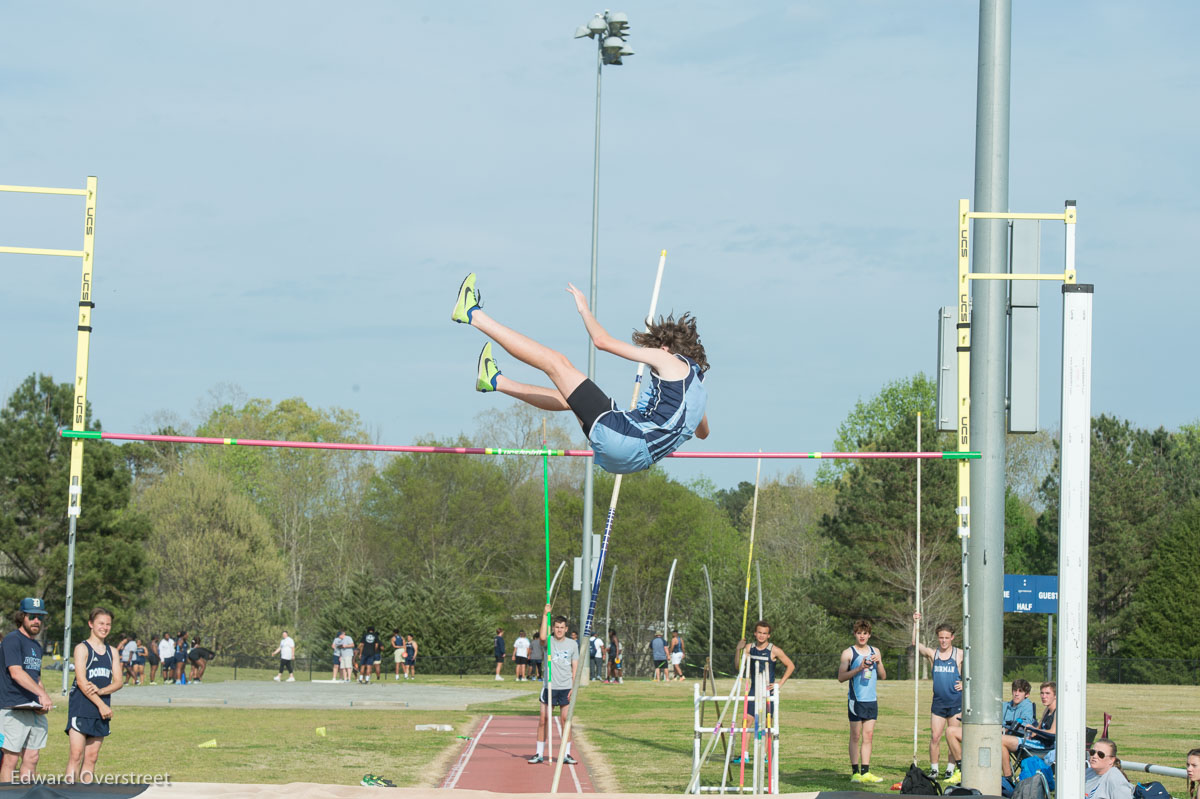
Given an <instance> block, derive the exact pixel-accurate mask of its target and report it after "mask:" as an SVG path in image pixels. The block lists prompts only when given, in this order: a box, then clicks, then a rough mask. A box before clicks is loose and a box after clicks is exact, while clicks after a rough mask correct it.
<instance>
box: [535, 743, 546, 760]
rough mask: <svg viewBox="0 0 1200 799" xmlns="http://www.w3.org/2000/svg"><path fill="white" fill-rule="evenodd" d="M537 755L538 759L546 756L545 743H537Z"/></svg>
mask: <svg viewBox="0 0 1200 799" xmlns="http://www.w3.org/2000/svg"><path fill="white" fill-rule="evenodd" d="M537 753H538V757H541V756H542V755H544V754H546V742H545V741H538V750H537Z"/></svg>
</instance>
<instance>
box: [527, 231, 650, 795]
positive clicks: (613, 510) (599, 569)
mask: <svg viewBox="0 0 1200 799" xmlns="http://www.w3.org/2000/svg"><path fill="white" fill-rule="evenodd" d="M666 266H667V251H666V250H663V251H662V252H660V253H659V255H658V271H657V272H656V273H655V275H654V290H653V291H652V292H651V293H650V311H649V313H647V314H646V330H647V331H648V330H649V329H650V325H651V324H652V323H653V322H654V313H655V311H656V310H657V309H658V292H659V290H660V289H661V288H662V277H663V270H664V269H665V268H666ZM593 293H594V292H593ZM645 371H646V364H644V363H639V364H638V365H637V371H636V373H635V374H634V378H633V396H632V397H631V398H630V400H629V409H630V410H633V409H634V408H636V407H637V401H638V395H640V394H641V393H642V375H643V374H645ZM621 477H622V475H619V474H618V475H617V476H616V477H615V478H613V490H612V497H611V498H610V499H609V501H608V516H607V517H606V518H605V520H604V537H603V538H601V539H600V556H599V557H598V558H596V574H595V575H594V577H593V579H592V596H591V599H590V601H589V602H588V609H587V615H586V616H585V617H584V623H583V634H582V635H581V636H580V640H587V638H588V636H590V635H591V634H592V619H593V617H594V616H595V613H596V600H597V599H598V598H599V596H600V579H601V578H602V577H603V576H604V561H605V559H606V558H607V557H608V541H609V538H610V537H611V536H612V528H613V520H614V519H616V517H617V499H618V498H619V497H620V496H621ZM589 565H590V564H587V563H584V564H581V567H582V568H585V569H586V568H588V566H589ZM589 655H590V653H589ZM582 675H583V670H582V669H581V670H579V671H578V672H577V673H576V675H575V687H574V690H572V691H571V703H570V705H569V706H568V707H567V723H566V726H565V727H564V728H563V741H567V740H570V738H569V736H570V734H571V723H572V722H573V721H574V719H575V700H576V699H577V698H578V696H579V685H580V683H581V682H582V679H581V677H582ZM561 776H562V758H561V757H560V758H559V759H558V762H557V763H556V764H555V765H554V780H553V781H552V782H551V784H550V793H558V782H559V778H560V777H561Z"/></svg>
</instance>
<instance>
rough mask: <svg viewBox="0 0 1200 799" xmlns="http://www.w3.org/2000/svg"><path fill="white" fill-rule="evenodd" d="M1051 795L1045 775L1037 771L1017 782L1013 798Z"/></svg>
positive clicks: (1042, 798)
mask: <svg viewBox="0 0 1200 799" xmlns="http://www.w3.org/2000/svg"><path fill="white" fill-rule="evenodd" d="M1049 796H1050V788H1049V787H1047V785H1046V777H1045V775H1044V774H1042V772H1040V771H1035V772H1034V773H1033V774H1030V775H1029V776H1028V777H1026V778H1025V779H1023V780H1019V781H1018V782H1017V785H1016V787H1015V788H1013V794H1012V799H1047V797H1049Z"/></svg>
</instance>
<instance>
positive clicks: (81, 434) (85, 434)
mask: <svg viewBox="0 0 1200 799" xmlns="http://www.w3.org/2000/svg"><path fill="white" fill-rule="evenodd" d="M103 435H104V434H103V433H101V432H100V431H99V430H63V431H62V437H63V438H93V439H97V440H98V439H100V438H101V437H102V436H103Z"/></svg>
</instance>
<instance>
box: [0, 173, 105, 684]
mask: <svg viewBox="0 0 1200 799" xmlns="http://www.w3.org/2000/svg"><path fill="white" fill-rule="evenodd" d="M0 191H6V192H16V193H20V194H65V195H72V196H79V197H84V198H85V207H84V216H83V249H82V250H58V249H44V248H38V247H0V253H11V254H15V255H56V256H66V257H72V258H81V259H83V278H82V280H81V282H80V288H79V323H78V325H77V331H78V334H77V339H76V347H75V385H74V402H73V403H72V407H71V430H73V431H76V432H83V431H84V430H86V428H87V376H88V352H89V349H90V347H91V337H92V310H93V309H94V308H95V307H96V304H95V303H94V302H92V255H93V254H94V252H95V243H96V178H95V177H94V176H92V177H89V178H88V179H87V186H86V188H83V189H55V188H46V187H42V186H2V185H0ZM84 440H85V439H83V438H73V439H71V467H70V478H69V481H68V484H67V524H68V533H67V595H66V610H65V614H64V618H63V627H64V632H63V659H64V662H69V658H70V657H71V610H72V605H73V602H74V588H75V528H76V524H77V520H78V518H79V514H80V512H81V509H82V499H83V442H84ZM69 676H70V675H69V670H68V669H63V684H62V691H63V693H64V694H65V693H66V692H67V681H68V678H69Z"/></svg>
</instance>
